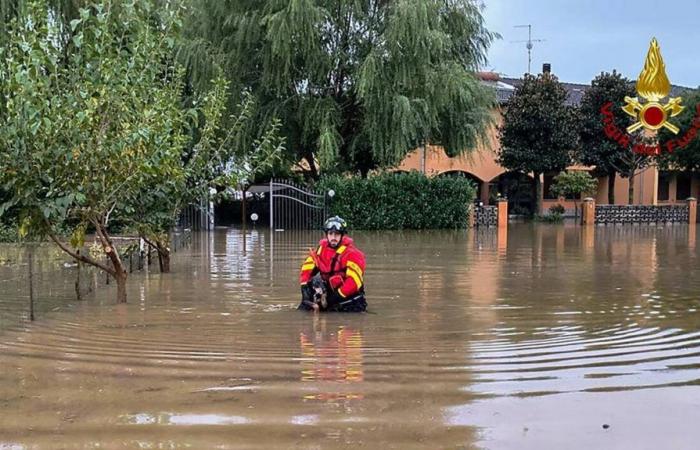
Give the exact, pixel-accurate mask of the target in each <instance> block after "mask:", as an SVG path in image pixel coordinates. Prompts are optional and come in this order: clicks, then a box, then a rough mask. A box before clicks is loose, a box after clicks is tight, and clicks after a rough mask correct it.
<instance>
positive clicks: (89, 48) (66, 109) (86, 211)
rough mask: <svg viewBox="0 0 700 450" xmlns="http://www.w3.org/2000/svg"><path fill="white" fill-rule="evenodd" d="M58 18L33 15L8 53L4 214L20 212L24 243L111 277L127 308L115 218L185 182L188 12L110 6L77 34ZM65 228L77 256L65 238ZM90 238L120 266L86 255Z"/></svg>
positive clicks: (2, 140) (95, 9)
mask: <svg viewBox="0 0 700 450" xmlns="http://www.w3.org/2000/svg"><path fill="white" fill-rule="evenodd" d="M52 11H53V10H52V9H51V8H50V7H49V6H48V4H47V3H46V2H41V1H37V2H35V3H32V4H31V5H30V6H29V7H28V9H27V13H26V15H22V16H20V18H19V19H17V20H14V21H13V22H12V24H11V25H10V26H9V29H8V32H7V36H8V39H7V40H6V41H5V42H4V43H3V44H2V45H1V46H0V61H1V64H0V93H1V94H2V99H3V100H2V115H1V116H0V117H1V119H2V122H1V123H0V167H2V168H3V171H2V172H1V173H0V186H2V187H3V189H4V190H5V191H6V192H7V193H9V194H10V195H11V198H10V200H9V201H7V202H5V203H4V204H2V205H0V214H1V213H2V212H3V211H4V210H6V209H7V208H9V207H16V208H19V209H20V218H21V226H20V232H21V234H23V235H24V234H26V233H33V234H37V235H39V236H48V237H49V238H51V239H52V240H53V241H54V242H55V243H56V244H57V245H58V246H59V247H60V248H61V249H63V250H64V251H65V252H66V253H68V254H70V255H71V256H73V257H74V258H75V259H77V260H78V261H80V262H84V263H87V264H91V265H94V266H96V267H99V268H100V269H102V270H104V271H105V272H107V273H109V274H110V275H111V276H112V277H114V278H115V280H116V282H117V299H118V301H120V302H124V301H126V278H127V272H126V270H125V267H124V264H123V262H122V260H121V257H120V254H119V249H118V248H117V247H116V246H115V245H114V242H113V240H112V237H111V236H110V233H109V231H108V225H109V223H110V218H111V216H112V214H113V213H114V211H115V210H116V209H118V208H119V206H120V205H121V204H122V202H125V201H128V200H129V199H131V198H134V197H135V196H137V194H138V193H139V192H141V191H143V190H144V189H148V188H149V187H150V186H152V185H153V184H155V183H157V182H158V181H159V180H162V179H163V178H166V177H169V178H172V179H178V178H180V177H182V176H183V174H182V171H181V163H180V161H181V149H182V147H183V145H184V144H185V143H186V142H187V136H186V135H185V133H184V130H185V124H184V117H185V113H184V112H183V108H182V106H181V103H180V100H179V99H180V93H181V91H182V88H183V84H182V81H181V80H182V77H183V71H182V70H180V69H178V68H177V67H176V65H175V64H173V63H172V58H171V57H170V56H171V54H172V50H173V45H174V36H175V34H176V31H177V28H178V22H179V18H178V11H177V9H175V8H170V7H168V4H165V5H164V6H163V7H161V8H158V9H155V8H153V5H152V4H151V3H150V2H148V1H145V0H144V1H139V2H134V3H121V2H111V1H109V0H104V1H103V2H102V3H98V4H96V5H95V6H92V7H89V8H84V9H81V10H80V11H79V17H78V18H76V19H73V20H72V21H71V22H70V23H69V24H66V23H63V22H62V21H61V20H60V17H59V16H58V15H56V14H53V12H52ZM66 29H70V30H71V33H70V40H65V39H63V37H64V36H65V35H64V30H66ZM65 224H68V225H69V226H70V228H71V229H72V239H71V243H70V245H69V244H66V243H64V242H62V241H61V239H60V238H59V236H58V235H57V232H56V229H57V227H58V226H59V225H65ZM88 227H91V228H92V229H94V231H95V235H96V239H97V240H98V241H99V244H100V246H101V248H102V250H103V252H104V254H105V255H106V257H107V261H108V262H104V261H103V260H100V259H94V258H92V257H91V256H89V255H87V254H85V253H81V252H80V251H79V250H77V249H79V248H81V247H82V245H83V241H84V239H85V232H86V231H87V229H88Z"/></svg>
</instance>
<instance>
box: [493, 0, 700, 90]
mask: <svg viewBox="0 0 700 450" xmlns="http://www.w3.org/2000/svg"><path fill="white" fill-rule="evenodd" d="M482 1H483V3H484V4H485V6H486V9H485V10H484V16H485V19H486V25H487V28H489V29H490V30H491V31H495V32H498V33H499V34H501V36H502V38H501V39H500V40H497V41H496V42H494V43H493V45H492V47H491V49H490V51H489V64H488V67H486V68H485V69H491V70H493V71H495V72H499V73H501V74H504V75H505V76H510V77H521V76H522V75H523V74H524V73H525V72H527V49H526V48H525V43H512V42H511V41H522V40H527V28H514V26H515V25H527V24H531V25H532V39H533V40H534V39H544V42H534V43H533V45H534V47H533V49H532V73H539V72H541V71H542V63H544V62H549V63H551V64H552V72H553V73H554V74H555V75H557V76H558V77H559V80H560V81H566V82H571V83H584V84H588V83H590V81H591V80H592V79H593V78H594V77H595V76H596V75H597V74H599V73H600V72H601V71H607V72H610V71H612V69H617V71H618V72H622V74H623V75H625V76H626V77H628V78H631V79H636V78H637V76H638V75H639V72H640V71H641V70H642V67H643V65H644V58H645V57H646V53H647V50H648V49H649V42H650V41H651V38H652V37H656V39H657V40H658V41H659V45H660V47H661V55H662V57H663V59H664V62H665V64H666V73H667V75H668V78H669V80H670V81H671V83H672V84H675V85H680V86H689V87H697V86H698V85H700V1H697V0H696V1H687V0H678V1H674V0H668V1H654V0H634V1H632V0H482Z"/></svg>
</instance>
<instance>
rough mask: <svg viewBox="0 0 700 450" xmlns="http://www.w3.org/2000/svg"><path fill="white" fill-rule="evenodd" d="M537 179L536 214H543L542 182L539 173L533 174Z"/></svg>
mask: <svg viewBox="0 0 700 450" xmlns="http://www.w3.org/2000/svg"><path fill="white" fill-rule="evenodd" d="M533 176H534V178H535V214H542V182H541V181H540V174H539V172H533Z"/></svg>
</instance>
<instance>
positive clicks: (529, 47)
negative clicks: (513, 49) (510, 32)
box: [510, 24, 544, 74]
mask: <svg viewBox="0 0 700 450" xmlns="http://www.w3.org/2000/svg"><path fill="white" fill-rule="evenodd" d="M513 28H527V41H510V42H511V43H513V44H521V43H525V48H527V73H528V74H530V65H531V64H532V47H533V45H532V43H533V42H544V39H532V25H530V24H528V25H515V26H514V27H513Z"/></svg>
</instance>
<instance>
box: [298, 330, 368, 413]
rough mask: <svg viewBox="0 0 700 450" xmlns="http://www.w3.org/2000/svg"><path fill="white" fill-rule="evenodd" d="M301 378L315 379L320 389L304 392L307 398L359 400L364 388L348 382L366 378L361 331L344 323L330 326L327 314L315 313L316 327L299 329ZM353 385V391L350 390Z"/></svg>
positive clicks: (307, 380) (328, 400) (330, 400)
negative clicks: (325, 315)
mask: <svg viewBox="0 0 700 450" xmlns="http://www.w3.org/2000/svg"><path fill="white" fill-rule="evenodd" d="M299 344H300V347H301V355H302V359H301V366H302V369H301V381H304V382H312V383H314V384H313V385H314V388H315V389H318V390H319V391H320V392H314V393H309V394H305V395H304V396H303V397H304V399H306V400H321V401H324V402H339V401H343V400H359V399H362V398H363V397H364V395H363V394H362V393H361V392H351V391H352V388H351V387H347V386H345V385H346V384H351V383H360V382H362V381H363V379H364V371H363V368H362V359H363V358H362V350H363V341H362V333H361V332H360V331H359V330H354V329H353V328H351V327H347V326H344V325H335V326H332V328H331V329H330V330H328V328H327V324H326V318H325V317H319V316H314V318H313V328H312V329H309V330H304V331H301V332H300V333H299ZM347 389H350V390H351V391H348V390H347Z"/></svg>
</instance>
